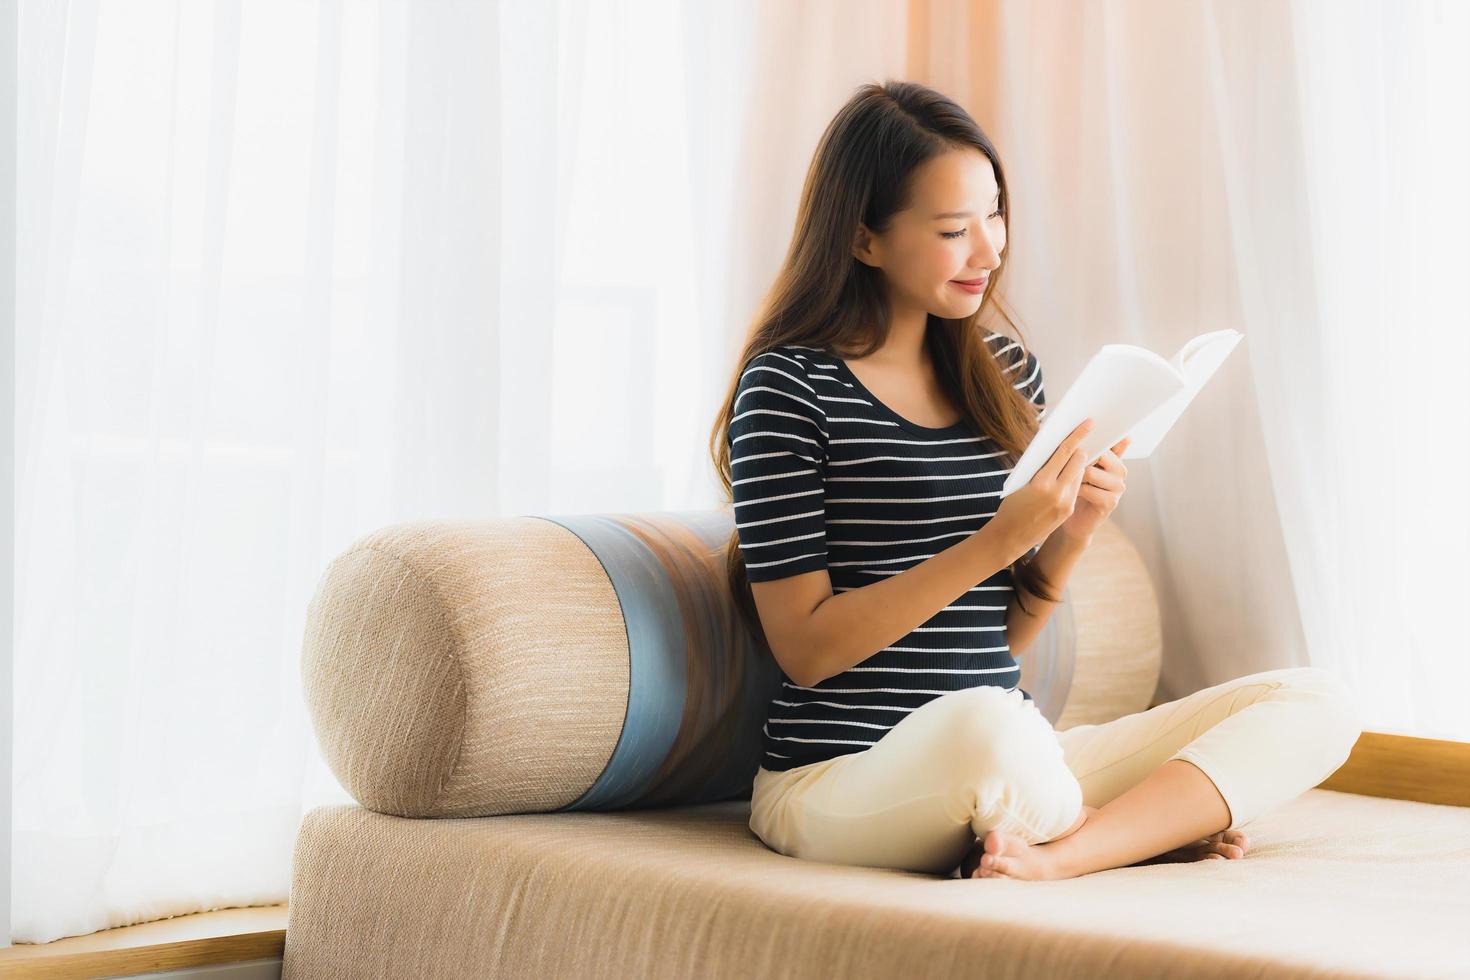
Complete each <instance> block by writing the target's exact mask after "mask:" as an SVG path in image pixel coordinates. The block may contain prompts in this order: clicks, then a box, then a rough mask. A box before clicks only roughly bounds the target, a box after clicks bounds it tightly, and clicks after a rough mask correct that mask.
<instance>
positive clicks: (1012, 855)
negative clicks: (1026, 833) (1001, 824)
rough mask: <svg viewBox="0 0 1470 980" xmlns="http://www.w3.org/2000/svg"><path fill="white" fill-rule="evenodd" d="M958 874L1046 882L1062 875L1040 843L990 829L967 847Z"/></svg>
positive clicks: (972, 876)
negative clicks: (982, 838)
mask: <svg viewBox="0 0 1470 980" xmlns="http://www.w3.org/2000/svg"><path fill="white" fill-rule="evenodd" d="M960 877H961V878H1021V879H1024V880H1026V881H1048V880H1050V879H1053V878H1062V877H1066V876H1065V875H1063V874H1062V873H1061V872H1060V870H1059V869H1058V867H1057V863H1056V862H1055V861H1054V860H1052V859H1051V854H1049V853H1048V852H1047V849H1046V846H1045V845H1044V844H1028V843H1026V841H1025V840H1024V839H1022V838H1021V837H1018V836H1017V835H1015V834H1013V833H1011V832H1010V831H1008V830H991V831H987V832H986V834H985V839H984V840H983V841H982V840H979V839H978V838H977V839H976V841H975V843H974V844H973V845H972V846H971V847H970V853H968V854H966V855H965V859H964V861H963V862H961V864H960Z"/></svg>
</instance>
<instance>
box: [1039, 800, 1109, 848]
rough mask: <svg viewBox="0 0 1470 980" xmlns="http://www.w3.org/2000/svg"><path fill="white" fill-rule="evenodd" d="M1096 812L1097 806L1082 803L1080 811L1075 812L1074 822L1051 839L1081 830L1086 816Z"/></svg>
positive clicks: (1057, 838) (1070, 834)
mask: <svg viewBox="0 0 1470 980" xmlns="http://www.w3.org/2000/svg"><path fill="white" fill-rule="evenodd" d="M1096 812H1097V807H1095V806H1088V805H1087V804H1086V803H1084V804H1082V812H1080V813H1078V814H1077V820H1076V822H1075V823H1073V824H1072V826H1070V827H1068V828H1067V829H1066V830H1064V831H1062V832H1061V833H1060V834H1057V835H1056V836H1055V837H1053V838H1052V840H1054V841H1056V840H1061V839H1062V838H1063V837H1071V836H1072V835H1073V834H1075V833H1077V831H1079V830H1081V829H1082V825H1083V824H1085V823H1086V822H1087V818H1088V817H1090V816H1092V815H1093V814H1094V813H1096ZM1048 843H1050V841H1048Z"/></svg>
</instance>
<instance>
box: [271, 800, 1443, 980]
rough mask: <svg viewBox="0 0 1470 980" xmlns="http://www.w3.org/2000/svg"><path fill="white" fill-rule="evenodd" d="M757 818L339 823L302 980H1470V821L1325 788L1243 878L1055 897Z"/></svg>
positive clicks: (1292, 813)
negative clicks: (899, 867) (879, 862)
mask: <svg viewBox="0 0 1470 980" xmlns="http://www.w3.org/2000/svg"><path fill="white" fill-rule="evenodd" d="M749 814H750V801H749V800H741V801H732V802H725V803H713V804H703V805H699V806H687V807H677V808H666V809H660V810H641V811H628V812H607V813H584V812H566V813H556V814H528V815H511V816H496V817H477V818H460V819H438V820H418V819H409V818H403V817H395V816H389V815H385V814H381V813H376V812H373V811H371V810H367V809H364V808H361V807H358V806H326V807H319V808H317V809H315V810H313V811H311V812H310V813H308V814H307V815H306V818H305V819H304V821H303V823H302V826H301V832H300V835H299V837H298V839H297V845H296V855H295V865H294V878H293V883H292V889H291V900H290V917H289V923H288V927H287V931H286V947H285V960H284V972H283V977H285V978H286V980H293V978H294V980H306V978H324V977H368V976H418V977H459V976H464V977H469V976H504V977H523V976H526V977H530V976H546V977H550V976H567V977H572V976H575V977H630V976H637V977H670V978H675V977H677V978H686V977H695V976H699V977H711V976H730V977H825V976H840V977H844V978H849V980H857V978H864V977H874V978H876V977H894V976H912V977H962V976H971V977H973V976H979V975H982V974H983V975H984V976H987V977H992V976H993V977H1031V976H1046V977H1061V978H1065V977H1078V978H1084V977H1085V978H1095V977H1098V976H1102V975H1114V976H1160V977H1165V976H1169V977H1173V976H1177V977H1190V978H1199V977H1231V978H1234V977H1239V976H1242V975H1248V974H1249V975H1257V974H1262V973H1268V974H1269V975H1270V976H1272V977H1291V976H1302V977H1307V976H1313V977H1320V976H1323V975H1324V974H1327V973H1331V975H1334V976H1336V975H1341V976H1355V977H1357V976H1364V977H1366V976H1380V977H1425V976H1466V975H1470V930H1467V928H1466V926H1467V923H1470V808H1460V807H1452V806H1440V805H1435V804H1428V803H1414V802H1406V801H1402V800H1390V799H1380V798H1377V797H1369V796H1357V795H1353V794H1348V793H1340V792H1336V791H1333V790H1326V789H1312V790H1309V791H1307V792H1306V793H1304V794H1302V795H1301V796H1300V797H1298V798H1297V799H1295V800H1293V801H1292V802H1290V803H1289V804H1286V805H1284V806H1282V807H1279V808H1277V809H1276V810H1274V811H1272V812H1270V813H1268V814H1267V815H1265V816H1263V817H1262V818H1260V819H1258V820H1256V821H1253V822H1252V823H1251V824H1250V825H1249V826H1248V827H1246V828H1245V832H1246V833H1247V834H1248V835H1249V837H1250V839H1251V850H1250V853H1249V854H1248V855H1247V856H1246V858H1244V859H1243V860H1234V861H1201V862H1195V863H1191V864H1165V865H1151V866H1142V867H1129V868H1116V869H1113V870H1110V871H1103V872H1097V873H1095V874H1091V875H1085V876H1083V877H1081V878H1073V879H1069V880H1064V881H1050V882H1029V881H1018V880H1011V879H995V878H991V879H974V880H971V879H961V878H959V877H958V876H957V875H955V876H953V877H950V878H940V877H932V876H927V875H922V874H915V873H908V872H900V871H891V870H878V869H870V868H856V867H849V866H844V865H834V864H821V863H817V862H812V861H804V860H800V859H796V858H790V857H786V856H784V855H781V854H778V853H776V852H774V851H772V850H770V849H768V848H767V847H766V846H765V845H764V844H762V843H761V841H760V840H759V839H758V838H756V837H755V835H754V834H753V833H751V831H750V829H749V827H748V825H747V821H748V819H749ZM1333 971H1336V972H1333Z"/></svg>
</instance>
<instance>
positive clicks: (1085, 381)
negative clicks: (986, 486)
mask: <svg viewBox="0 0 1470 980" xmlns="http://www.w3.org/2000/svg"><path fill="white" fill-rule="evenodd" d="M1184 388H1185V380H1184V378H1182V377H1180V376H1179V374H1178V373H1177V372H1176V371H1175V369H1174V366H1173V365H1171V364H1170V363H1169V362H1168V361H1166V360H1164V359H1163V358H1162V357H1160V356H1159V355H1157V354H1155V353H1154V352H1152V351H1149V350H1145V349H1143V348H1142V347H1135V346H1133V345H1131V344H1104V345H1103V346H1102V348H1101V349H1100V350H1099V351H1098V352H1097V353H1096V354H1094V355H1093V356H1092V360H1090V361H1088V362H1087V366H1086V367H1084V368H1083V369H1082V373H1081V374H1080V375H1078V376H1077V380H1076V381H1074V382H1073V383H1072V387H1070V388H1068V389H1067V392H1066V394H1064V395H1063V396H1062V398H1061V400H1060V401H1058V402H1056V403H1055V404H1053V405H1048V406H1047V411H1046V416H1045V417H1044V418H1043V419H1042V420H1041V427H1040V428H1039V429H1038V430H1037V432H1036V435H1035V437H1034V438H1032V440H1031V442H1030V444H1029V445H1027V446H1026V450H1025V452H1023V453H1022V454H1021V458H1020V459H1019V460H1017V461H1016V465H1015V467H1014V468H1013V469H1012V470H1011V473H1010V475H1009V476H1008V477H1006V482H1005V484H1004V485H1003V486H1002V487H1001V496H1002V497H1005V496H1007V495H1009V494H1011V493H1012V492H1014V491H1015V490H1016V489H1017V488H1019V487H1023V486H1025V485H1026V484H1027V483H1029V482H1031V478H1032V477H1033V476H1035V475H1036V471H1037V470H1039V469H1041V467H1042V466H1043V465H1045V464H1046V461H1047V460H1048V459H1050V458H1051V455H1052V453H1054V452H1056V449H1057V447H1058V446H1060V445H1061V444H1062V440H1063V439H1065V438H1067V436H1069V435H1071V434H1072V430H1073V429H1075V428H1077V426H1078V425H1080V424H1081V423H1082V420H1083V419H1085V418H1088V417H1091V418H1092V420H1093V426H1092V431H1091V432H1089V433H1088V434H1087V435H1086V436H1085V437H1084V438H1083V440H1082V448H1083V450H1084V451H1085V452H1086V453H1087V462H1088V463H1089V464H1091V463H1093V462H1095V461H1096V460H1097V459H1098V458H1099V457H1100V456H1102V454H1103V453H1105V452H1107V451H1108V450H1109V449H1111V448H1112V447H1113V445H1114V444H1115V443H1116V442H1117V441H1118V440H1119V439H1121V438H1123V436H1124V435H1125V434H1127V432H1128V431H1129V430H1130V429H1132V428H1133V427H1134V426H1136V425H1137V424H1138V423H1139V422H1141V421H1143V420H1144V419H1145V418H1146V417H1148V415H1149V414H1150V413H1151V412H1153V411H1154V410H1155V409H1156V408H1158V407H1159V405H1161V404H1163V403H1164V402H1165V401H1167V400H1168V399H1169V398H1171V397H1172V396H1174V395H1175V394H1177V393H1178V392H1180V391H1182V390H1184Z"/></svg>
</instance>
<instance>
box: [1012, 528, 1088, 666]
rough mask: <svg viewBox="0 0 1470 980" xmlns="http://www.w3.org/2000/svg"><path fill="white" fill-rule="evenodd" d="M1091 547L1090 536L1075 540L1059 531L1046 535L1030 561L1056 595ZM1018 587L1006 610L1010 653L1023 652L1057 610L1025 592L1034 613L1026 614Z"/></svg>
mask: <svg viewBox="0 0 1470 980" xmlns="http://www.w3.org/2000/svg"><path fill="white" fill-rule="evenodd" d="M1090 544H1092V538H1091V536H1088V537H1086V538H1077V537H1075V536H1073V535H1071V534H1068V533H1067V532H1066V531H1064V530H1062V529H1061V528H1058V529H1057V530H1055V531H1053V532H1052V533H1051V534H1049V535H1047V538H1046V540H1045V541H1043V542H1042V543H1041V548H1040V549H1039V550H1038V551H1037V552H1036V557H1035V558H1033V559H1032V560H1031V561H1032V564H1034V565H1035V566H1036V568H1037V570H1039V571H1040V572H1041V575H1042V577H1043V578H1045V579H1046V580H1047V582H1048V583H1050V585H1051V587H1052V590H1053V591H1055V592H1056V593H1057V594H1061V591H1062V590H1063V589H1064V588H1066V586H1067V579H1069V578H1071V576H1072V569H1073V568H1075V567H1076V565H1077V560H1078V559H1079V558H1081V557H1082V553H1083V552H1084V551H1086V550H1087V548H1088V546H1089V545H1090ZM1022 591H1023V590H1022V588H1021V584H1020V583H1019V582H1017V583H1016V593H1015V595H1013V596H1011V602H1010V605H1009V607H1007V609H1006V639H1007V642H1008V643H1009V645H1010V648H1011V654H1012V655H1013V656H1014V655H1015V654H1018V653H1022V652H1024V651H1025V650H1026V648H1027V647H1029V646H1031V644H1032V643H1033V642H1034V641H1035V640H1036V637H1037V636H1038V635H1040V633H1041V631H1042V630H1043V629H1044V628H1045V627H1046V621H1047V620H1048V619H1050V618H1051V614H1052V610H1053V609H1055V608H1056V607H1057V603H1055V602H1046V601H1044V600H1043V599H1041V598H1040V597H1038V596H1036V595H1033V594H1032V593H1031V592H1029V591H1028V592H1026V605H1027V606H1028V607H1029V608H1031V609H1032V610H1033V611H1034V615H1033V614H1032V613H1028V612H1026V611H1025V610H1024V609H1022V608H1021V603H1020V601H1019V596H1020V594H1021V592H1022Z"/></svg>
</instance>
